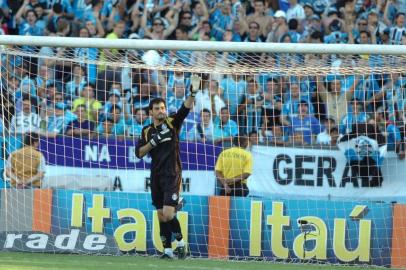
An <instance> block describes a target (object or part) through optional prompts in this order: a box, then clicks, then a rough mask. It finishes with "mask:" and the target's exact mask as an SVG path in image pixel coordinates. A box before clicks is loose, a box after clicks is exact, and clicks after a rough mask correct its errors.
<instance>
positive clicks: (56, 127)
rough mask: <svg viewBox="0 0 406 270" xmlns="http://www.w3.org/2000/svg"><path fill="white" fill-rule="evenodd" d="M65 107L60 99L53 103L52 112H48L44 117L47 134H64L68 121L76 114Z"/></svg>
mask: <svg viewBox="0 0 406 270" xmlns="http://www.w3.org/2000/svg"><path fill="white" fill-rule="evenodd" d="M67 107H68V106H67V105H66V104H65V103H64V102H63V101H60V102H58V103H56V104H55V108H54V110H53V113H50V114H48V116H47V118H46V124H47V136H56V135H62V134H65V131H66V128H67V126H68V125H69V123H70V122H72V121H73V120H75V119H76V115H75V114H73V113H72V112H71V111H70V110H68V109H67Z"/></svg>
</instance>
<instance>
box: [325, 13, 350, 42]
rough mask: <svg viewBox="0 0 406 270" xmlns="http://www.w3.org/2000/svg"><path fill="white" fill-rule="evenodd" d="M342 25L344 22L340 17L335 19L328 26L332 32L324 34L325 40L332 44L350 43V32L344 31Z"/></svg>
mask: <svg viewBox="0 0 406 270" xmlns="http://www.w3.org/2000/svg"><path fill="white" fill-rule="evenodd" d="M341 27H342V24H341V22H340V20H338V19H335V20H333V21H332V22H331V23H330V24H329V26H328V29H329V30H330V34H328V35H325V36H324V42H325V43H330V44H336V43H348V39H349V37H348V33H346V32H343V31H342V30H341Z"/></svg>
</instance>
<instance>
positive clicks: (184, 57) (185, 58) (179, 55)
mask: <svg viewBox="0 0 406 270" xmlns="http://www.w3.org/2000/svg"><path fill="white" fill-rule="evenodd" d="M175 37H176V40H183V41H186V40H189V31H188V28H187V27H186V26H184V25H180V26H179V27H178V28H176V30H175ZM175 57H176V60H177V61H179V62H180V63H182V64H183V65H189V64H190V59H191V57H192V51H186V50H183V51H176V54H175Z"/></svg>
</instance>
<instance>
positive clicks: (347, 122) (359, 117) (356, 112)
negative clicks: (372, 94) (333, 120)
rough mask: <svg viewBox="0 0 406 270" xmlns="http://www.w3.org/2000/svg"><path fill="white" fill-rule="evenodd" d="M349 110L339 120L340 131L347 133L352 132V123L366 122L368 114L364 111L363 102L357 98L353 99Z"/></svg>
mask: <svg viewBox="0 0 406 270" xmlns="http://www.w3.org/2000/svg"><path fill="white" fill-rule="evenodd" d="M350 108H351V110H349V112H348V113H347V115H345V116H344V117H343V118H342V119H341V122H340V133H341V134H348V133H351V132H352V127H353V125H354V124H358V123H360V124H361V123H367V122H368V119H369V117H368V114H367V113H366V112H365V109H364V104H363V103H362V102H360V101H358V100H357V99H353V100H352V102H351V107H350Z"/></svg>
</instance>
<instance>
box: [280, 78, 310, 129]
mask: <svg viewBox="0 0 406 270" xmlns="http://www.w3.org/2000/svg"><path fill="white" fill-rule="evenodd" d="M302 102H307V104H308V106H307V108H308V110H309V114H312V113H313V106H312V104H311V103H310V100H309V99H308V97H307V96H306V95H305V94H304V93H302V92H301V91H300V85H299V83H298V82H296V81H292V82H291V84H290V91H288V93H287V95H286V98H285V101H284V104H283V106H282V113H281V117H280V118H281V119H280V122H281V124H282V125H283V126H289V125H290V118H291V117H292V116H294V115H296V114H298V113H299V104H300V103H302Z"/></svg>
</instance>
